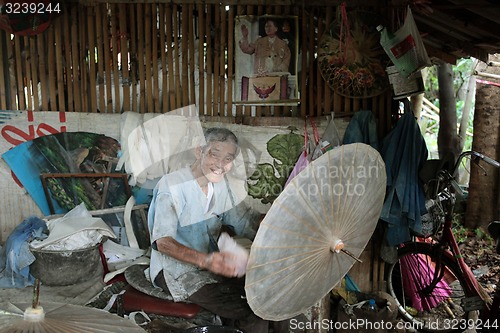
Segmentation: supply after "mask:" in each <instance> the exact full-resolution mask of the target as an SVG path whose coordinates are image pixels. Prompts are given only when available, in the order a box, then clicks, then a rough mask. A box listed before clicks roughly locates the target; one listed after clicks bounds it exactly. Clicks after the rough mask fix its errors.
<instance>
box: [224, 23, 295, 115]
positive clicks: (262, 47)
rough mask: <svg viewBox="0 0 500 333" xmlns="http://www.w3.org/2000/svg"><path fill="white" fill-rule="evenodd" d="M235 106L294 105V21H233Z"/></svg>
mask: <svg viewBox="0 0 500 333" xmlns="http://www.w3.org/2000/svg"><path fill="white" fill-rule="evenodd" d="M234 31H235V52H234V54H235V75H236V79H235V85H236V87H235V89H234V92H235V96H234V97H233V100H234V102H235V103H241V104H256V105H262V104H272V105H288V104H297V103H298V101H299V96H298V80H297V71H298V55H299V52H298V50H299V45H298V17H297V16H276V15H263V16H253V15H245V16H237V17H236V18H235V29H234Z"/></svg>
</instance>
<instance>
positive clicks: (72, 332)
mask: <svg viewBox="0 0 500 333" xmlns="http://www.w3.org/2000/svg"><path fill="white" fill-rule="evenodd" d="M11 332H18V333H35V332H36V333H80V332H81V333H83V332H86V333H90V332H95V333H97V332H98V333H106V332H109V333H118V332H123V333H144V330H143V329H142V328H140V327H139V326H137V325H136V324H134V323H133V322H132V321H130V320H128V319H125V318H122V317H119V316H117V315H114V314H111V313H109V312H106V311H103V310H99V309H95V308H90V307H84V306H78V305H71V304H64V303H50V302H45V303H43V304H42V305H41V306H35V307H32V304H31V303H16V304H13V303H6V304H4V305H3V306H1V307H0V333H11Z"/></svg>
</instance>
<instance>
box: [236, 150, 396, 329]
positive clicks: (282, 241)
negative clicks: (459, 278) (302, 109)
mask: <svg viewBox="0 0 500 333" xmlns="http://www.w3.org/2000/svg"><path fill="white" fill-rule="evenodd" d="M385 184H386V173H385V165H384V162H383V161H382V158H381V157H380V155H379V153H378V152H377V151H376V150H375V149H373V148H371V147H370V146H368V145H366V144H362V143H354V144H349V145H344V146H340V147H338V148H335V149H333V150H330V151H328V152H327V153H325V154H324V155H322V156H321V157H319V158H318V159H316V160H315V161H313V162H312V163H311V164H309V165H308V166H307V167H306V168H305V169H304V170H303V171H302V172H300V173H299V174H298V175H297V176H295V177H294V178H293V180H292V181H291V182H290V183H289V184H288V185H287V187H285V189H284V190H283V192H282V193H281V194H280V195H279V196H278V198H277V199H276V200H275V201H274V203H273V205H272V206H271V208H270V210H269V212H268V213H267V215H266V217H265V218H264V220H263V221H262V223H261V225H260V227H259V230H258V232H257V236H256V237H255V240H254V242H253V244H252V247H251V250H250V257H249V262H248V266H247V275H246V280H245V291H246V295H247V300H248V303H249V305H250V307H251V308H252V310H253V311H254V312H255V314H256V315H258V316H260V317H262V318H264V319H268V320H283V319H288V318H291V317H293V316H295V315H298V314H300V313H303V312H304V311H305V310H306V309H308V308H309V307H311V306H312V305H314V304H315V303H317V302H318V300H320V299H321V298H322V297H324V296H325V295H326V294H328V293H329V292H330V290H331V289H332V288H333V287H334V286H335V285H336V284H337V283H338V282H339V281H340V280H341V279H342V277H343V276H344V275H345V274H346V273H347V271H348V270H349V269H350V267H351V266H352V265H353V264H354V262H355V258H356V257H358V256H359V255H360V254H361V252H362V251H363V249H364V247H365V246H366V244H367V242H368V240H369V238H370V237H371V235H372V233H373V231H374V229H375V226H376V224H377V221H378V218H379V216H380V212H381V209H382V205H383V200H384V195H385Z"/></svg>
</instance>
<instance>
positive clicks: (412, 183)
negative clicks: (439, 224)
mask: <svg viewBox="0 0 500 333" xmlns="http://www.w3.org/2000/svg"><path fill="white" fill-rule="evenodd" d="M404 108H405V113H404V114H403V115H402V117H401V118H400V119H399V120H398V122H397V124H396V126H395V128H394V129H393V130H392V131H391V132H390V133H389V134H388V135H387V137H386V138H384V140H383V142H382V149H381V151H380V154H381V155H382V158H383V160H384V162H385V165H386V172H387V192H386V193H387V194H386V198H385V201H384V206H383V208H382V213H381V216H380V218H381V219H382V220H384V221H386V222H387V234H386V237H387V242H388V245H390V246H395V245H398V244H401V243H403V242H405V241H408V240H410V235H411V231H415V232H417V233H419V234H420V233H421V229H422V222H421V219H420V216H421V215H423V214H425V212H426V209H425V194H424V191H423V185H422V183H421V181H420V179H419V177H418V173H419V171H420V169H421V167H422V164H423V162H424V161H425V160H427V156H428V151H427V146H426V145H425V141H424V138H423V137H422V134H421V133H420V128H419V126H418V124H417V121H416V120H415V117H414V115H413V112H412V110H411V105H410V102H409V101H406V100H405V101H404Z"/></svg>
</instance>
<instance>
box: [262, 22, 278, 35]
mask: <svg viewBox="0 0 500 333" xmlns="http://www.w3.org/2000/svg"><path fill="white" fill-rule="evenodd" d="M264 29H265V30H266V35H268V36H274V35H275V34H276V31H278V28H277V27H276V24H274V22H273V21H267V22H266V25H265V26H264Z"/></svg>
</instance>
